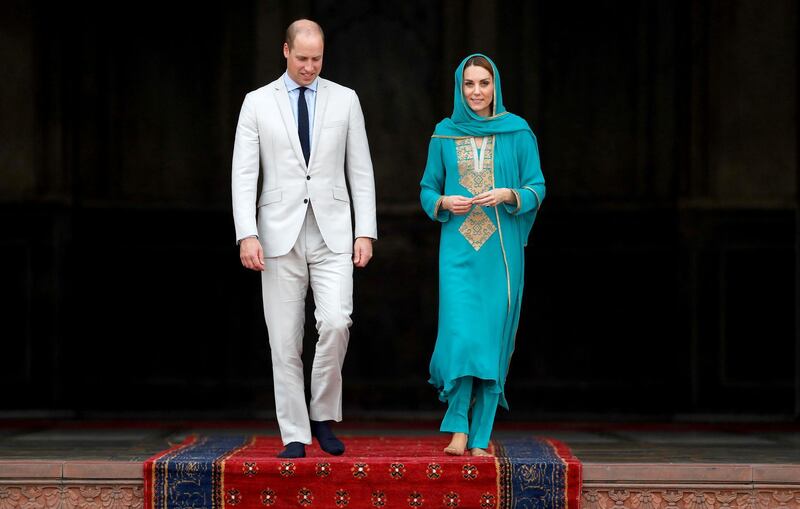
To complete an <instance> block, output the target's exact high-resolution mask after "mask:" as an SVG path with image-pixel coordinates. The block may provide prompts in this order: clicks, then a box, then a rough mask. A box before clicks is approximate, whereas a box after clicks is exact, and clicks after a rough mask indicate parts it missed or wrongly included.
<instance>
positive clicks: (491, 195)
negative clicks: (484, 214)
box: [472, 187, 517, 207]
mask: <svg viewBox="0 0 800 509" xmlns="http://www.w3.org/2000/svg"><path fill="white" fill-rule="evenodd" d="M516 201H517V198H516V197H515V196H514V193H512V192H511V189H506V188H504V187H502V188H499V189H492V190H491V191H486V192H485V193H481V194H479V195H476V196H475V197H474V198H473V199H472V203H474V204H475V205H480V206H481V207H495V206H497V205H500V204H501V203H516Z"/></svg>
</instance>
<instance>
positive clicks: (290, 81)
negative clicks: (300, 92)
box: [283, 72, 319, 93]
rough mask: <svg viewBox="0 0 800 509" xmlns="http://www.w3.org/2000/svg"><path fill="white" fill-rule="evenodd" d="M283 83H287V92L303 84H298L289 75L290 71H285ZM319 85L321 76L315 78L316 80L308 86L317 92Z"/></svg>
mask: <svg viewBox="0 0 800 509" xmlns="http://www.w3.org/2000/svg"><path fill="white" fill-rule="evenodd" d="M283 83H284V84H285V85H286V91H287V92H291V91H293V90H297V89H298V88H300V87H301V86H303V85H298V84H297V83H295V81H294V80H293V79H292V78H290V77H289V73H287V72H284V73H283ZM317 85H319V76H317V77H316V78H314V81H312V82H311V84H310V85H308V86H307V87H306V88H307V89H309V90H312V91H314V92H315V93H316V91H317Z"/></svg>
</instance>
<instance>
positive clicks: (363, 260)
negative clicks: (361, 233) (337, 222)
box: [353, 237, 372, 268]
mask: <svg viewBox="0 0 800 509" xmlns="http://www.w3.org/2000/svg"><path fill="white" fill-rule="evenodd" d="M371 259H372V239H370V238H369V237H358V238H357V239H356V242H355V244H353V265H355V266H356V267H359V268H364V267H366V266H367V264H368V263H369V261H370V260H371Z"/></svg>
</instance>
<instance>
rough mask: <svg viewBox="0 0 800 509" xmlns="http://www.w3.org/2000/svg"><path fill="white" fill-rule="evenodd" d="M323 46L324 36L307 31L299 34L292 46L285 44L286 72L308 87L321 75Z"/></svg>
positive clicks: (298, 82)
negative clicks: (307, 32)
mask: <svg viewBox="0 0 800 509" xmlns="http://www.w3.org/2000/svg"><path fill="white" fill-rule="evenodd" d="M323 46H324V44H323V42H322V37H320V36H319V35H317V34H305V33H299V34H297V36H296V37H295V38H294V44H292V47H291V48H289V45H288V44H286V43H284V44H283V56H285V57H286V73H287V74H288V75H289V77H290V78H292V80H293V81H294V82H295V83H297V84H298V85H302V86H304V87H307V86H308V85H310V84H311V82H313V81H314V80H315V79H316V77H317V76H319V71H320V70H321V69H322V50H323Z"/></svg>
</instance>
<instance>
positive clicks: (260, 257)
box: [239, 237, 264, 272]
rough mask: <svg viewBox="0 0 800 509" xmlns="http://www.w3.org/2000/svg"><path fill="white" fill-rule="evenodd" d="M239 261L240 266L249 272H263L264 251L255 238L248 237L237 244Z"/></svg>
mask: <svg viewBox="0 0 800 509" xmlns="http://www.w3.org/2000/svg"><path fill="white" fill-rule="evenodd" d="M239 259H240V260H242V265H244V266H245V267H246V268H248V269H250V270H257V271H259V272H261V271H263V270H264V250H262V249H261V242H259V241H258V239H257V238H255V237H248V238H246V239H242V241H241V242H239Z"/></svg>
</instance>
